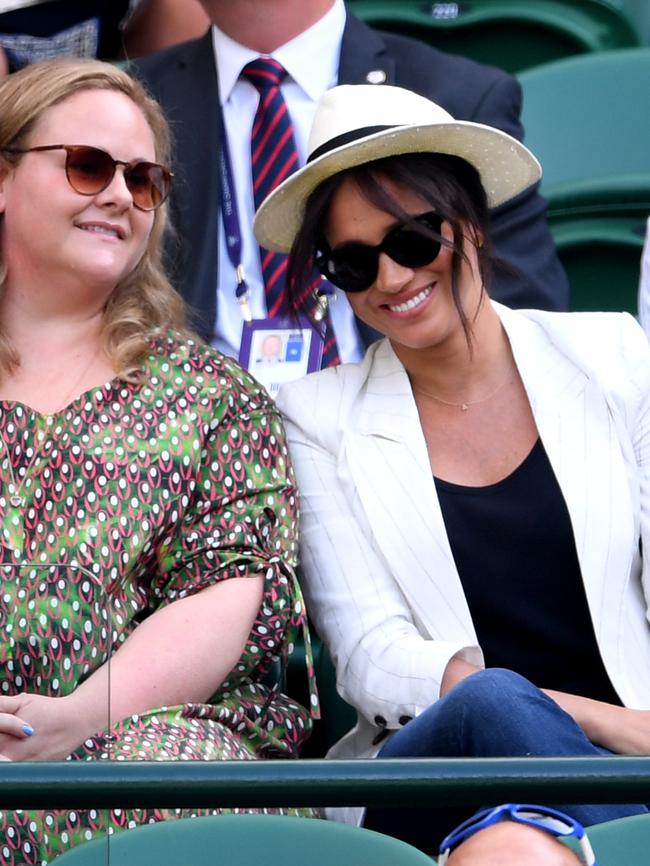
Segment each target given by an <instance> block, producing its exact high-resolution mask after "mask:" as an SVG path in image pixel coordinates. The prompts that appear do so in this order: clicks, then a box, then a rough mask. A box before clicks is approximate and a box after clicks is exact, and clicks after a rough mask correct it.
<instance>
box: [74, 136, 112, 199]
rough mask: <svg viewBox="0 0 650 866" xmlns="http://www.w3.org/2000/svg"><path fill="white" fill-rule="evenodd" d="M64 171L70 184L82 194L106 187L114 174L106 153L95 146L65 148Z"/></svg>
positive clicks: (89, 193) (91, 193) (98, 190)
mask: <svg viewBox="0 0 650 866" xmlns="http://www.w3.org/2000/svg"><path fill="white" fill-rule="evenodd" d="M66 172H67V175H68V181H69V183H70V186H71V187H72V188H73V189H74V190H76V191H77V192H79V193H81V194H82V195H93V194H94V193H98V192H101V191H102V189H106V187H107V186H108V184H109V183H110V182H111V179H112V177H113V175H114V174H115V165H114V163H113V160H112V159H111V157H110V156H109V154H108V153H105V152H104V151H103V150H99V149H98V148H95V147H75V148H72V147H70V148H68V149H67V158H66Z"/></svg>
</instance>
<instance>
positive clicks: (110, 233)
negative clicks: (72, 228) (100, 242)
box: [77, 225, 122, 240]
mask: <svg viewBox="0 0 650 866" xmlns="http://www.w3.org/2000/svg"><path fill="white" fill-rule="evenodd" d="M77 228H79V229H81V231H83V232H90V233H91V234H98V235H106V237H109V238H115V239H116V240H121V239H122V233H121V232H120V230H119V229H114V228H110V227H109V226H98V225H80V226H77Z"/></svg>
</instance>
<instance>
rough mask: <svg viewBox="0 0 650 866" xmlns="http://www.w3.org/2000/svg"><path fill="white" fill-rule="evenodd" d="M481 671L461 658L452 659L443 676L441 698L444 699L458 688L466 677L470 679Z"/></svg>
mask: <svg viewBox="0 0 650 866" xmlns="http://www.w3.org/2000/svg"><path fill="white" fill-rule="evenodd" d="M480 670H482V668H479V667H477V666H476V665H473V664H471V663H470V662H466V661H465V659H462V658H460V657H459V656H454V657H453V658H451V659H450V660H449V662H448V663H447V667H446V668H445V672H444V674H443V676H442V682H441V683H440V697H441V698H442V697H444V696H445V695H446V694H447V692H450V691H451V690H452V689H453V688H454V686H457V685H458V683H460V682H461V681H462V680H464V679H465V677H469V676H471V675H472V674H475V673H477V671H480Z"/></svg>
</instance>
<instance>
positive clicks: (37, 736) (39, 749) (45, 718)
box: [0, 693, 94, 761]
mask: <svg viewBox="0 0 650 866" xmlns="http://www.w3.org/2000/svg"><path fill="white" fill-rule="evenodd" d="M83 721H84V719H83V716H80V715H79V714H78V713H76V712H74V705H73V704H72V703H71V701H70V700H69V698H66V697H64V698H48V697H45V696H43V695H35V694H27V693H24V694H20V695H14V696H13V697H0V758H4V759H5V760H9V761H56V760H62V759H64V758H66V757H67V756H68V755H69V754H70V753H71V752H72V751H74V749H75V748H76V747H77V746H78V745H79V744H80V743H81V742H83V740H84V739H85V738H86V737H87V736H89V735H90V734H92V733H94V731H86V730H84V728H83ZM30 730H31V731H32V733H31V734H30V733H29V731H30Z"/></svg>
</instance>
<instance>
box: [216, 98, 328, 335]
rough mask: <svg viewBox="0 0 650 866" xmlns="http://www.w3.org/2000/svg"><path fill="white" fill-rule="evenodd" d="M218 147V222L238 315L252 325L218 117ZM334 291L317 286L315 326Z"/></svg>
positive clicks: (325, 284)
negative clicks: (234, 284)
mask: <svg viewBox="0 0 650 866" xmlns="http://www.w3.org/2000/svg"><path fill="white" fill-rule="evenodd" d="M220 120H221V147H220V149H219V174H220V177H221V218H222V220H223V227H224V232H225V235H226V249H227V250H228V258H229V259H230V263H231V265H232V266H233V268H234V269H235V277H236V279H237V287H236V289H235V297H236V298H237V303H238V304H239V306H240V307H241V313H242V316H243V318H244V321H246V322H250V321H252V318H253V316H252V314H251V310H250V306H249V303H248V301H249V298H250V289H249V287H248V283H247V282H246V276H245V274H244V266H243V265H242V233H241V223H240V220H239V212H238V210H237V199H236V198H235V183H234V175H233V170H232V160H231V158H230V149H229V147H228V137H227V135H226V126H225V123H224V120H223V114H221V118H220ZM334 295H335V290H334V287H333V286H332V284H331V283H330V282H329V281H328V280H325V279H321V281H320V286H319V289H318V291H317V301H316V311H315V314H314V318H315V319H316V321H317V322H319V321H322V319H324V318H325V316H326V315H327V307H328V304H329V299H330V297H334Z"/></svg>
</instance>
